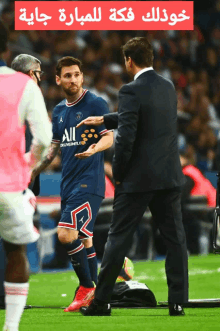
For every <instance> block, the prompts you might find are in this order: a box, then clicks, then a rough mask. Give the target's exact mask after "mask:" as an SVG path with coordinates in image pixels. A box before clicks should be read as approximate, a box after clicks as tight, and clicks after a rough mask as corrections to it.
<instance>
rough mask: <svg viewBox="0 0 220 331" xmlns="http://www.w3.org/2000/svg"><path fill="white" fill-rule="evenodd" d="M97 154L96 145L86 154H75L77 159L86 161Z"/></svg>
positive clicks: (90, 147)
mask: <svg viewBox="0 0 220 331" xmlns="http://www.w3.org/2000/svg"><path fill="white" fill-rule="evenodd" d="M95 153H96V144H92V145H91V146H89V148H88V149H87V150H86V151H85V152H83V153H78V154H75V157H77V158H78V159H86V158H87V157H90V156H92V155H94V154H95Z"/></svg>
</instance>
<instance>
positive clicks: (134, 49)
mask: <svg viewBox="0 0 220 331" xmlns="http://www.w3.org/2000/svg"><path fill="white" fill-rule="evenodd" d="M122 52H123V55H124V56H125V57H126V59H128V58H129V57H130V58H131V59H132V60H133V61H134V63H135V64H136V65H137V66H138V67H140V68H144V67H151V66H152V65H153V59H154V55H153V48H152V46H151V44H150V43H149V41H148V40H147V38H145V37H135V38H132V39H130V40H129V41H128V42H127V43H126V44H125V45H124V46H122Z"/></svg>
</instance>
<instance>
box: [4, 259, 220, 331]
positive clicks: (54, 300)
mask: <svg viewBox="0 0 220 331" xmlns="http://www.w3.org/2000/svg"><path fill="white" fill-rule="evenodd" d="M189 275H190V276H189V281H190V283H189V297H190V299H201V298H203V299H208V298H220V257H219V256H217V255H209V256H205V257H201V256H200V257H190V258H189ZM134 280H138V281H139V282H143V283H146V284H147V285H148V287H149V288H150V289H151V290H152V291H153V292H154V294H155V296H156V299H157V301H166V300H167V285H166V278H165V272H164V261H155V262H151V261H147V262H137V263H135V275H134ZM77 283H78V281H77V278H76V275H75V273H74V272H71V271H66V272H59V273H41V274H36V275H32V276H31V277H30V291H29V296H28V302H27V304H29V305H32V306H44V307H54V308H32V309H28V310H25V312H24V314H23V316H22V320H21V323H20V331H32V330H33V331H35V330H43V331H44V330H45V331H46V330H53V331H56V330H57V331H58V330H59V331H60V330H67V331H68V330H75V331H93V330H96V331H99V330H100V331H101V330H106V331H112V330H114V331H117V330H119V331H124V330H126V331H130V330H131V331H134V330H135V331H138V330H150V331H154V330H155V331H158V330H161V331H165V330H168V331H173V330H175V331H176V330H177V331H183V330H184V331H188V330H189V331H191V330H193V331H195V330H200V331H201V330H212V331H214V330H219V329H220V308H200V309H198V308H188V309H185V313H186V316H184V317H182V316H181V317H170V316H168V309H166V308H164V309H113V310H112V316H111V317H83V316H81V315H80V314H79V313H64V312H63V309H61V308H58V307H66V306H68V305H69V304H70V303H71V301H72V298H73V294H74V292H75V288H76V286H77ZM55 307H57V308H55ZM3 322H4V311H0V330H1V328H2V326H3Z"/></svg>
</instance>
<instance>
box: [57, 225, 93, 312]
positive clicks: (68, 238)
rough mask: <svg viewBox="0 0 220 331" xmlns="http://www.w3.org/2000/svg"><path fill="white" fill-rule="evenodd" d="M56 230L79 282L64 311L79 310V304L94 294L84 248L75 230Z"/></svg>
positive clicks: (81, 304) (86, 301) (87, 301)
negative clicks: (69, 303) (71, 300)
mask: <svg viewBox="0 0 220 331" xmlns="http://www.w3.org/2000/svg"><path fill="white" fill-rule="evenodd" d="M57 232H58V238H59V240H60V242H61V243H62V244H63V245H65V248H66V250H67V254H68V255H69V256H70V260H71V263H72V266H73V268H74V270H75V272H76V275H77V277H78V278H79V283H80V286H79V289H78V291H77V293H76V296H75V298H74V301H73V302H72V304H71V305H70V306H69V307H68V308H66V309H65V311H66V312H69V311H79V308H80V307H81V306H83V305H87V304H89V303H90V301H91V299H92V298H93V294H94V284H93V282H92V279H91V275H90V269H89V263H88V260H87V253H86V249H85V247H84V245H83V243H82V242H81V240H80V239H79V238H78V234H79V232H78V231H77V230H73V229H67V228H63V227H60V228H58V231H57Z"/></svg>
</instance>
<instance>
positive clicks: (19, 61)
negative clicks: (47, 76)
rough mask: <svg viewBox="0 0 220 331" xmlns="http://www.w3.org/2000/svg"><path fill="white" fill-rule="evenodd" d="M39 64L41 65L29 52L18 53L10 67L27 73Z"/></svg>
mask: <svg viewBox="0 0 220 331" xmlns="http://www.w3.org/2000/svg"><path fill="white" fill-rule="evenodd" d="M39 65H41V61H40V60H38V59H37V58H36V57H34V56H32V55H29V54H20V55H18V56H16V57H15V58H14V60H13V61H12V63H11V67H12V69H14V70H15V71H20V72H23V74H27V73H29V71H30V70H34V69H37V67H38V66H39Z"/></svg>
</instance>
